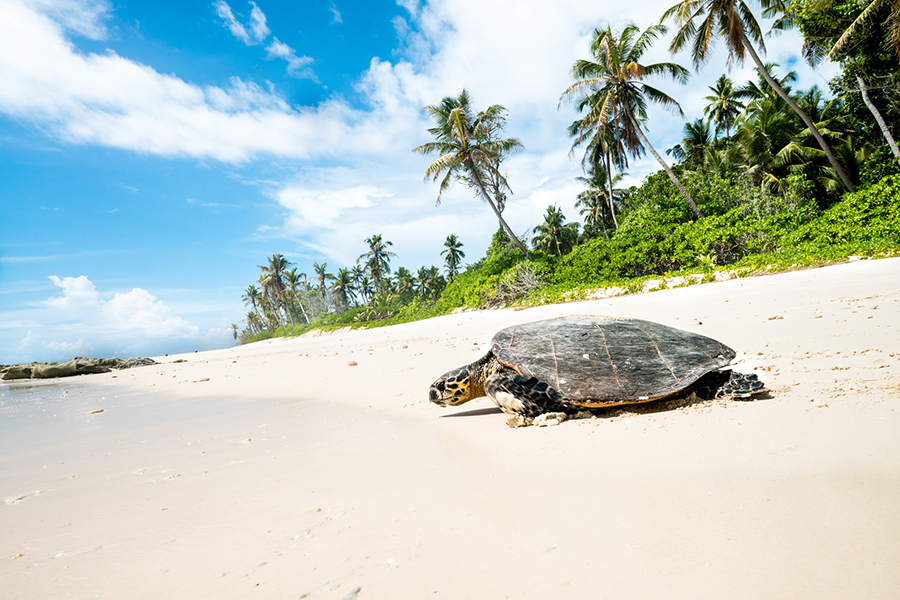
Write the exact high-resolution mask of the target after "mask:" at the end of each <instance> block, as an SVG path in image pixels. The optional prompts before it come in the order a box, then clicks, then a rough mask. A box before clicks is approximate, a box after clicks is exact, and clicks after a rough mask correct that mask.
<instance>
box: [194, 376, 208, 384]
mask: <svg viewBox="0 0 900 600" xmlns="http://www.w3.org/2000/svg"><path fill="white" fill-rule="evenodd" d="M204 381H209V377H204V378H203V379H197V380H195V381H194V383H203V382H204Z"/></svg>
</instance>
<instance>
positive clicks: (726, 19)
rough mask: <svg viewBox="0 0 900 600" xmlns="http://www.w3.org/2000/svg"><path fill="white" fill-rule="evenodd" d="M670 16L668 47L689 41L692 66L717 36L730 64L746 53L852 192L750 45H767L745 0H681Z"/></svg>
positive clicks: (766, 2)
mask: <svg viewBox="0 0 900 600" xmlns="http://www.w3.org/2000/svg"><path fill="white" fill-rule="evenodd" d="M760 4H761V5H762V7H763V9H764V10H766V11H768V12H772V11H774V9H776V8H778V7H780V6H782V0H760ZM670 17H674V19H675V22H676V23H677V24H678V26H679V27H680V29H679V30H678V32H677V33H676V34H675V37H674V39H673V40H672V43H671V45H670V46H669V50H670V51H671V52H673V53H674V52H678V51H679V50H681V49H682V48H684V47H685V46H687V45H688V44H690V45H691V55H692V57H693V61H694V66H695V67H699V66H700V65H701V64H702V63H703V62H704V61H705V60H706V58H707V55H708V53H709V50H710V49H711V48H712V45H713V42H714V41H715V38H716V36H717V35H718V36H721V37H722V38H723V39H724V40H725V45H726V46H727V47H728V61H729V63H730V62H734V61H737V62H738V63H743V62H744V58H745V56H746V55H747V54H749V55H750V57H751V58H752V59H753V62H754V63H755V64H756V68H757V69H759V72H760V73H761V74H762V76H763V77H765V78H766V81H767V82H768V84H769V85H770V86H772V89H774V90H775V91H776V92H777V93H778V95H779V96H780V97H781V98H782V99H783V100H784V101H785V102H787V103H788V106H790V107H791V109H792V110H793V111H794V112H795V113H797V115H798V116H799V117H800V119H801V120H802V121H803V123H804V124H805V125H806V127H807V128H808V129H809V131H810V133H812V134H813V136H814V137H815V138H816V141H817V142H818V143H819V146H820V147H821V148H822V151H823V152H824V153H825V156H826V157H827V158H828V162H829V163H831V166H832V168H834V170H835V172H837V173H838V175H839V176H840V178H841V181H842V182H843V183H844V187H846V188H847V189H848V190H850V191H851V192H852V191H855V189H856V187H855V186H854V185H853V182H851V181H850V178H849V177H847V174H846V173H845V172H844V168H843V167H842V166H841V164H840V163H839V162H838V160H837V158H835V156H834V153H833V152H832V151H831V148H830V147H829V145H828V142H826V141H825V138H824V137H822V134H821V133H820V132H819V130H818V129H816V126H815V124H814V123H813V122H812V120H811V119H810V118H809V116H808V115H807V114H806V113H805V112H803V110H801V109H800V107H799V106H797V103H796V102H794V100H793V99H792V98H791V97H790V96H789V95H788V93H787V92H785V91H784V89H782V87H781V86H780V85H778V82H777V81H775V79H774V78H773V77H772V75H771V74H770V73H769V71H768V70H767V69H766V67H765V65H764V64H763V62H762V60H760V58H759V55H758V54H757V53H756V50H755V49H754V48H753V44H752V43H751V42H750V40H751V39H752V40H753V41H754V42H756V43H757V44H759V47H760V48H761V49H762V50H763V52H765V48H766V47H765V43H764V42H763V36H762V31H761V30H760V28H759V23H758V22H757V21H756V17H754V16H753V13H752V11H751V10H750V7H749V6H747V4H746V3H745V2H744V0H682V2H679V3H678V4H676V5H675V6H673V7H672V8H670V9H669V10H667V11H666V12H665V14H663V17H662V20H665V19H668V18H670Z"/></svg>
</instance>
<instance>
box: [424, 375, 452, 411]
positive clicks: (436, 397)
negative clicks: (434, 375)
mask: <svg viewBox="0 0 900 600" xmlns="http://www.w3.org/2000/svg"><path fill="white" fill-rule="evenodd" d="M445 385H446V384H445V383H444V380H443V379H438V380H437V381H435V382H434V383H433V384H431V390H429V392H428V399H429V400H430V401H432V402H434V403H435V404H437V405H438V406H441V407H445V406H447V398H446V397H444V386H445Z"/></svg>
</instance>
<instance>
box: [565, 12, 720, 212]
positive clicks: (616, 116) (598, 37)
mask: <svg viewBox="0 0 900 600" xmlns="http://www.w3.org/2000/svg"><path fill="white" fill-rule="evenodd" d="M666 31H667V29H666V27H665V26H663V25H651V26H650V27H648V28H647V29H646V30H644V31H643V32H641V31H640V29H638V27H637V26H636V25H632V24H629V25H626V26H625V27H624V28H623V29H622V30H621V31H618V32H616V33H613V31H612V29H610V28H609V27H607V28H606V29H595V30H594V41H593V44H592V45H591V52H592V54H593V56H592V57H591V58H592V60H578V61H576V62H575V64H574V65H572V77H573V78H574V79H575V83H573V84H572V85H570V86H569V87H568V88H566V90H565V91H564V92H563V93H562V96H560V102H562V101H564V100H574V99H577V97H578V96H577V95H578V94H588V95H591V94H596V95H597V101H596V102H595V103H594V104H593V105H592V106H591V109H590V110H591V113H590V115H589V116H590V120H591V121H593V122H595V123H597V124H600V125H602V124H610V126H616V127H617V128H618V130H619V131H620V132H621V133H620V135H621V138H622V139H621V141H622V144H623V145H624V147H625V148H626V149H627V150H628V151H629V152H630V153H631V155H632V156H634V157H635V158H637V157H638V156H640V154H641V153H642V152H643V151H644V150H647V151H648V152H649V153H650V154H651V155H653V157H654V158H655V159H656V160H657V162H659V164H660V166H661V167H662V168H663V169H664V170H665V172H666V173H667V174H668V176H669V179H671V180H672V183H673V184H674V185H675V187H676V188H678V191H679V192H680V193H681V195H682V197H683V198H684V199H685V201H686V202H687V203H688V205H690V207H691V210H693V211H694V214H695V215H697V218H698V219H699V218H701V217H703V213H701V212H700V209H699V208H697V204H696V203H695V202H694V199H693V198H691V195H690V194H688V192H687V190H686V189H685V188H684V186H683V185H682V184H681V181H679V180H678V178H677V177H676V176H675V173H673V172H672V169H671V168H670V167H669V165H668V164H666V162H665V161H664V160H663V159H662V157H661V156H660V155H659V153H658V152H657V151H656V149H655V148H654V147H653V145H652V144H651V143H650V140H648V139H647V136H646V135H644V131H643V129H642V127H641V121H642V120H644V119H646V117H647V100H648V99H649V100H650V101H652V102H656V103H657V104H660V105H661V106H663V107H664V108H668V109H672V110H674V111H675V112H676V113H677V114H679V115H683V114H684V113H682V111H681V107H680V106H679V104H678V102H676V101H675V100H674V99H673V98H672V97H671V96H669V95H667V94H666V93H664V92H662V91H661V90H658V89H657V88H655V87H652V86H650V85H648V84H646V83H644V82H643V79H644V78H645V77H652V76H659V75H664V76H667V77H669V78H671V79H674V80H675V81H678V82H680V83H684V82H686V81H687V78H688V75H689V73H688V70H687V69H685V68H684V67H682V66H680V65H677V64H675V63H654V64H650V65H643V64H641V63H640V62H639V61H640V60H641V57H642V56H643V54H644V52H646V51H647V50H648V49H649V48H650V45H651V43H652V42H653V40H655V39H656V38H657V37H658V36H659V35H660V34H664V33H665V32H666Z"/></svg>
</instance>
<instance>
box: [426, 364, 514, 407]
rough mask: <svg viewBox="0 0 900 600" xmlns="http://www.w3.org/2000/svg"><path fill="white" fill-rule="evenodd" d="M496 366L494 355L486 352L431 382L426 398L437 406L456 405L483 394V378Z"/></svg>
mask: <svg viewBox="0 0 900 600" xmlns="http://www.w3.org/2000/svg"><path fill="white" fill-rule="evenodd" d="M496 368H497V361H496V360H495V359H494V355H493V353H491V352H488V353H487V354H486V355H485V356H484V357H483V358H480V359H478V360H476V361H475V362H473V363H472V364H471V365H466V366H464V367H460V368H458V369H453V370H452V371H447V372H446V373H444V374H443V375H441V376H440V377H438V378H437V380H436V381H435V382H434V383H432V384H431V390H430V391H429V392H428V399H429V400H431V401H432V402H434V403H435V404H437V405H439V406H457V405H459V404H463V403H464V402H468V401H469V400H472V399H473V398H480V397H481V396H484V380H485V379H487V376H488V375H489V374H491V373H493V372H494V371H495V370H496Z"/></svg>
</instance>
